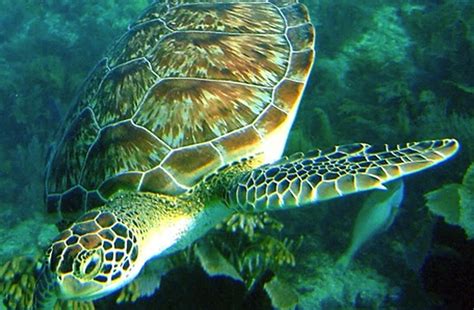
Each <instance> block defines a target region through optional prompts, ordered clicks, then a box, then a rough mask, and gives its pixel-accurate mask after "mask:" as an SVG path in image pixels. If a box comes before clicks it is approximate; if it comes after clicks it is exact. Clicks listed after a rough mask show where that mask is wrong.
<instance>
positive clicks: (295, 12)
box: [281, 3, 309, 27]
mask: <svg viewBox="0 0 474 310" xmlns="http://www.w3.org/2000/svg"><path fill="white" fill-rule="evenodd" d="M281 12H282V13H283V15H284V16H285V19H286V22H287V25H288V27H294V26H297V25H300V24H304V23H307V22H309V13H308V9H306V7H305V6H304V5H303V4H301V3H295V4H293V5H289V6H285V7H284V8H282V9H281Z"/></svg>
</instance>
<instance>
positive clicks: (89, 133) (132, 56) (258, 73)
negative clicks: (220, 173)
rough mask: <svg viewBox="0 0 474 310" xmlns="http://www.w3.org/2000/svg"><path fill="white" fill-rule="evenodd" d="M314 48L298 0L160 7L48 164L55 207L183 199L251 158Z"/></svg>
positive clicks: (283, 116)
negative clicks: (144, 196)
mask: <svg viewBox="0 0 474 310" xmlns="http://www.w3.org/2000/svg"><path fill="white" fill-rule="evenodd" d="M313 45H314V28H313V26H312V25H311V23H310V21H309V16H308V12H307V9H306V8H305V7H304V6H303V5H302V4H298V3H297V1H296V0H270V1H252V2H249V1H238V2H236V1H229V0H209V1H202V0H162V1H159V2H156V3H154V4H152V5H151V6H150V7H149V8H148V9H147V10H146V11H145V12H144V13H143V14H142V16H141V17H139V18H138V20H137V21H135V22H134V23H133V24H131V25H130V26H129V29H128V31H127V33H125V34H124V35H123V36H122V37H121V38H120V39H119V40H118V41H117V43H116V44H115V45H114V46H113V47H112V48H111V49H110V51H109V52H108V53H107V54H106V57H105V58H104V59H103V60H102V61H101V62H99V64H98V65H97V66H96V67H95V69H94V70H93V71H92V73H91V74H90V76H89V78H88V79H87V80H86V82H85V83H84V85H83V87H82V89H81V91H80V92H79V94H78V97H77V100H76V103H75V105H74V106H73V108H72V109H71V111H70V112H69V114H68V116H67V118H66V121H65V123H64V125H63V127H62V136H61V137H60V140H59V141H58V143H57V145H56V147H55V149H54V150H53V152H52V155H51V157H50V160H49V163H48V167H47V180H46V194H47V200H48V201H47V202H48V210H49V211H51V212H55V211H59V212H62V213H70V212H77V211H79V212H82V211H84V210H87V209H90V208H93V207H95V206H97V205H99V204H101V203H103V202H104V201H106V200H107V199H108V198H109V197H110V196H111V195H113V194H114V193H116V192H117V191H120V190H126V191H148V192H157V193H163V194H168V195H177V194H180V193H183V192H185V191H187V190H189V189H190V188H192V187H193V186H194V185H195V184H196V183H197V182H199V181H200V180H201V179H203V177H205V176H206V175H208V174H210V173H213V172H215V171H216V170H217V169H219V167H222V166H223V165H226V164H228V163H231V162H234V161H236V160H239V159H241V158H242V157H247V156H251V155H254V154H255V153H256V152H257V151H259V150H261V148H262V147H263V146H262V145H263V142H264V141H265V139H266V138H267V136H268V135H270V134H271V133H272V132H275V131H276V130H277V129H279V128H280V127H281V125H282V124H283V123H285V122H287V121H288V120H289V119H290V120H291V119H292V115H293V114H294V113H295V109H296V107H297V105H298V103H299V100H300V97H301V94H302V92H303V89H304V86H305V83H306V80H307V77H308V75H309V71H310V68H311V65H312V62H313V57H314V48H313ZM285 138H286V137H282V143H283V142H284V139H285ZM84 240H85V239H84ZM84 242H86V241H84ZM87 242H93V240H87Z"/></svg>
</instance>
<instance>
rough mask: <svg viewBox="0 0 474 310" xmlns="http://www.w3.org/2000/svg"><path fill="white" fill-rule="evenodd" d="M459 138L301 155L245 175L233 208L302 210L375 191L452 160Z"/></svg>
mask: <svg viewBox="0 0 474 310" xmlns="http://www.w3.org/2000/svg"><path fill="white" fill-rule="evenodd" d="M458 148H459V144H458V142H457V141H456V140H454V139H444V140H432V141H423V142H414V143H407V144H406V145H395V146H388V145H384V146H382V147H374V146H371V145H369V144H364V143H355V144H348V145H341V146H336V147H334V148H333V149H331V150H329V151H319V150H317V151H313V152H309V153H307V154H304V155H303V154H296V155H295V156H291V157H289V158H284V159H282V160H280V161H279V162H277V163H274V164H271V165H266V166H263V167H260V168H257V169H255V170H252V171H250V172H247V173H245V174H244V175H243V176H241V177H240V178H239V179H238V180H236V182H235V183H234V185H233V186H232V187H231V189H230V191H229V193H228V194H229V199H230V202H231V204H232V205H235V206H237V207H239V208H242V209H244V210H248V211H264V210H275V209H285V208H291V207H299V206H304V205H308V204H311V203H315V202H317V201H322V200H327V199H331V198H335V197H340V196H344V195H348V194H351V193H356V192H362V191H366V190H370V189H376V188H378V189H384V188H385V187H384V185H383V184H384V183H386V182H389V181H392V180H394V179H398V178H400V177H402V176H405V175H408V174H411V173H414V172H417V171H421V170H424V169H427V168H429V167H431V166H434V165H436V164H438V163H440V162H443V161H445V160H446V159H448V158H450V157H451V156H453V155H454V154H455V153H456V151H457V150H458Z"/></svg>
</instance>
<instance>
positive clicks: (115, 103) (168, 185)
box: [34, 0, 458, 308]
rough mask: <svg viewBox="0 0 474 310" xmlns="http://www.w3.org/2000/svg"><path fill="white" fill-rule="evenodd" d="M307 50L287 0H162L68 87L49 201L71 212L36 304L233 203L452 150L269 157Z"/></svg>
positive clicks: (296, 11)
mask: <svg viewBox="0 0 474 310" xmlns="http://www.w3.org/2000/svg"><path fill="white" fill-rule="evenodd" d="M313 58H314V28H313V25H312V24H311V22H310V19H309V16H308V11H307V9H306V7H305V6H304V5H302V4H299V3H298V2H297V0H264V1H262V0H256V1H255V0H252V2H246V1H242V0H235V1H233V0H162V1H159V2H155V3H153V4H151V6H150V7H149V8H148V9H147V10H146V11H145V12H144V13H143V14H142V15H141V16H140V17H139V18H138V20H137V21H136V22H134V23H133V24H131V25H130V26H129V28H128V31H127V32H126V33H125V34H124V35H123V36H122V37H121V38H120V39H119V40H118V41H117V43H116V44H115V45H114V46H113V47H112V48H111V49H110V50H109V52H108V53H107V54H106V56H105V58H104V59H103V60H102V61H100V62H99V63H98V65H97V66H96V67H95V69H94V70H93V71H92V73H91V74H90V76H89V77H88V78H87V80H86V82H85V83H84V85H83V87H82V89H81V90H80V91H79V94H78V96H77V99H76V101H75V104H74V105H73V108H72V110H71V111H70V112H69V114H68V116H67V117H66V120H65V122H64V124H63V125H62V128H61V130H60V134H59V137H58V142H57V144H56V145H55V147H54V149H53V150H52V152H51V155H50V159H49V162H48V164H47V169H46V170H47V173H46V200H47V208H48V210H49V211H50V212H57V213H59V214H60V215H61V216H62V217H66V215H68V214H78V213H80V214H83V215H82V216H81V217H79V218H78V219H76V220H75V222H74V223H72V225H71V226H70V227H69V228H67V229H65V230H64V231H63V232H61V233H60V234H59V235H58V236H57V238H55V240H54V241H53V242H52V245H51V247H50V248H49V249H48V250H47V252H46V256H45V263H44V267H43V270H42V273H41V275H40V277H39V280H38V283H37V286H36V290H35V298H34V299H35V301H34V305H35V307H36V308H48V307H50V306H51V304H52V303H53V302H54V301H55V300H56V298H64V299H95V298H99V297H101V296H104V295H107V294H109V293H111V292H113V291H115V290H117V289H119V288H121V287H123V286H124V285H125V284H127V283H129V282H130V281H132V280H133V279H134V278H135V277H136V276H137V274H138V273H139V272H140V270H141V269H142V267H143V266H144V264H145V263H146V262H147V261H148V260H150V259H151V258H153V257H157V256H163V255H167V254H169V253H172V252H174V251H177V250H179V249H183V248H185V247H186V246H188V245H190V244H191V243H192V242H193V241H195V240H196V239H198V238H200V237H201V236H202V235H203V234H205V233H206V232H207V231H208V230H209V229H211V228H212V227H214V226H215V225H216V224H217V223H219V222H220V221H222V220H223V219H225V218H226V216H228V215H230V214H232V212H235V211H236V210H245V211H248V212H259V211H268V210H278V209H284V208H291V207H299V206H305V205H310V204H313V203H315V202H317V201H321V200H326V199H330V198H333V197H339V196H343V195H345V194H350V193H354V192H360V191H365V190H370V189H383V188H384V186H383V184H384V183H385V182H388V181H391V180H393V179H397V178H399V177H401V176H403V175H406V174H410V173H413V172H416V171H419V170H423V169H425V168H427V167H430V166H433V165H435V164H437V163H439V162H441V161H444V160H446V159H447V158H449V157H450V156H452V155H453V154H454V153H455V152H456V150H457V148H458V143H457V142H456V140H454V139H444V140H434V141H424V142H417V143H408V144H405V145H395V146H392V147H390V146H386V145H385V146H382V147H380V148H375V147H372V146H370V145H368V144H363V143H356V144H351V145H343V146H336V147H334V148H333V149H332V150H329V151H326V152H323V151H313V152H309V153H307V154H304V155H303V154H297V155H295V156H290V157H288V158H286V157H285V158H280V157H281V155H282V152H283V148H284V146H285V141H286V139H287V136H288V132H289V130H290V127H291V125H292V123H293V120H294V118H295V114H296V111H297V109H298V104H299V101H300V98H301V96H302V93H303V89H304V88H305V84H306V81H307V79H308V75H309V72H310V69H311V67H312V63H313Z"/></svg>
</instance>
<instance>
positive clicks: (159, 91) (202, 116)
mask: <svg viewBox="0 0 474 310" xmlns="http://www.w3.org/2000/svg"><path fill="white" fill-rule="evenodd" d="M271 96H272V90H271V89H265V88H258V87H254V86H251V85H241V84H234V83H228V82H219V81H205V80H195V79H173V80H164V81H162V82H160V83H158V84H157V85H155V86H154V87H153V89H152V90H151V91H150V93H149V94H148V96H147V98H146V99H145V100H144V102H143V105H142V106H141V107H140V110H139V112H138V113H137V116H136V117H135V119H134V121H135V122H136V123H137V124H138V125H140V126H143V127H145V128H147V129H148V130H150V131H151V132H153V133H154V134H155V135H156V136H158V137H161V139H162V140H163V141H164V142H166V144H167V145H169V146H170V147H172V148H179V147H183V146H187V145H192V144H196V143H203V142H206V141H209V140H212V139H215V138H218V137H220V136H222V135H225V134H227V133H228V132H230V131H233V130H236V129H238V128H242V127H244V126H246V125H247V124H249V123H251V122H252V121H253V120H255V119H256V118H257V117H258V115H259V114H260V113H261V112H262V111H263V109H264V108H265V105H267V104H269V103H270V102H271Z"/></svg>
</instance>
